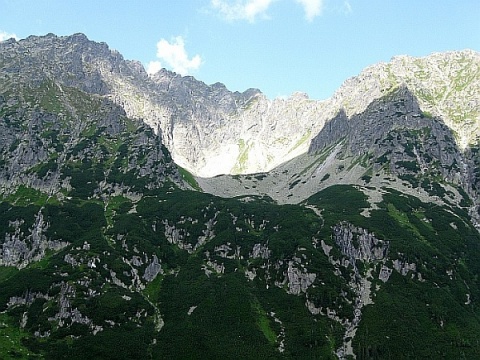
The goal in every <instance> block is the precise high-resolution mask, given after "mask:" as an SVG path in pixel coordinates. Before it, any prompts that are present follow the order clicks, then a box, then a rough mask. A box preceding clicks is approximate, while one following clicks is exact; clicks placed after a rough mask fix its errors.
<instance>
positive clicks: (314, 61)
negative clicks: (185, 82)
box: [0, 0, 480, 99]
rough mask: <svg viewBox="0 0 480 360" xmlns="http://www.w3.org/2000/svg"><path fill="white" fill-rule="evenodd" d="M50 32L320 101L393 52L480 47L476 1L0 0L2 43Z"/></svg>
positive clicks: (149, 61) (207, 76) (150, 63)
mask: <svg viewBox="0 0 480 360" xmlns="http://www.w3.org/2000/svg"><path fill="white" fill-rule="evenodd" d="M50 32H51V33H55V34H57V35H70V34H73V33H76V32H83V33H85V34H86V35H87V36H88V37H89V38H90V39H92V40H95V41H104V42H106V43H108V44H109V45H110V47H111V48H113V49H116V50H118V51H119V52H120V53H122V54H123V55H124V57H125V58H127V59H135V60H139V61H141V62H142V63H143V64H144V65H145V67H146V68H148V67H150V69H151V70H152V71H153V70H155V69H156V68H158V67H159V66H163V67H166V68H167V69H169V70H175V71H177V72H179V73H182V74H189V75H193V76H195V77H196V78H197V79H199V80H202V81H204V82H206V83H207V84H212V83H215V82H222V83H224V84H225V85H226V86H227V87H228V88H229V89H230V90H233V91H244V90H246V89H248V88H250V87H255V88H259V89H260V90H262V91H263V92H264V93H265V94H266V95H267V96H268V97H270V98H273V97H277V96H288V95H290V94H291V93H292V92H294V91H302V92H306V93H307V94H309V96H310V97H311V98H315V99H324V98H327V97H329V96H331V95H332V94H333V92H334V91H335V90H336V89H337V88H338V87H339V86H340V85H341V84H342V83H343V81H345V80H346V79H347V78H349V77H351V76H355V75H357V74H358V73H359V72H360V71H361V70H362V69H363V68H364V67H366V66H368V65H372V64H374V63H377V62H380V61H389V60H390V59H391V57H392V56H395V55H403V54H406V55H411V56H425V55H428V54H430V53H432V52H438V51H447V50H462V49H466V48H470V49H473V50H476V51H480V1H478V0H436V1H430V0H188V1H187V0H169V1H167V0H135V1H133V0H129V1H126V0H116V1H107V0H82V1H73V0H0V40H2V39H4V38H6V37H8V36H11V35H15V36H16V37H17V38H19V39H21V38H25V37H27V36H29V35H44V34H47V33H50Z"/></svg>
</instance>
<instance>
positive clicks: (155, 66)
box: [147, 61, 162, 75]
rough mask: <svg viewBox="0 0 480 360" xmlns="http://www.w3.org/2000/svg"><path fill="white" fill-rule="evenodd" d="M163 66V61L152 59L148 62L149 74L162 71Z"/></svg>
mask: <svg viewBox="0 0 480 360" xmlns="http://www.w3.org/2000/svg"><path fill="white" fill-rule="evenodd" d="M161 68H162V63H161V62H160V61H150V62H149V63H148V64H147V74H149V75H153V74H155V73H157V72H159V71H160V69H161Z"/></svg>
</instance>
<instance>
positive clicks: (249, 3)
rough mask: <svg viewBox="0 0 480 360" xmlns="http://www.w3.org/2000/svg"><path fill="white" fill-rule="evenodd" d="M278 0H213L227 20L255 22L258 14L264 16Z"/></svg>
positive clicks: (215, 7) (213, 4)
mask: <svg viewBox="0 0 480 360" xmlns="http://www.w3.org/2000/svg"><path fill="white" fill-rule="evenodd" d="M274 1H276V0H233V1H232V0H211V4H212V7H213V8H214V9H216V10H218V11H219V13H220V14H221V15H222V16H223V17H224V18H225V19H227V20H229V21H233V20H248V21H249V22H254V21H255V18H256V17H257V16H260V15H262V16H264V17H268V16H267V15H266V12H267V10H268V8H269V7H270V5H271V4H272V3H273V2H274Z"/></svg>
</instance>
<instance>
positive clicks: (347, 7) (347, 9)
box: [343, 0, 353, 14]
mask: <svg viewBox="0 0 480 360" xmlns="http://www.w3.org/2000/svg"><path fill="white" fill-rule="evenodd" d="M343 9H344V11H345V14H351V13H352V11H353V10H352V5H350V2H349V1H348V0H345V1H344V2H343Z"/></svg>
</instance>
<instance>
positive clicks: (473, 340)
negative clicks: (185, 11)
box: [0, 34, 480, 359]
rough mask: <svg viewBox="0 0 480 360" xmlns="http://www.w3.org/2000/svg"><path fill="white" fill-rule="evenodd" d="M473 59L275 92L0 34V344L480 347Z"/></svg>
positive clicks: (55, 351) (202, 348) (28, 348)
mask: <svg viewBox="0 0 480 360" xmlns="http://www.w3.org/2000/svg"><path fill="white" fill-rule="evenodd" d="M479 124H480V54H479V53H478V52H475V51H472V50H463V51H453V52H447V53H436V54H432V55H429V56H427V57H423V58H413V57H409V56H398V57H394V58H393V59H392V60H391V61H390V62H389V63H380V64H376V65H373V66H370V67H368V68H366V69H365V70H364V71H362V72H361V73H360V74H359V75H358V76H357V77H354V78H351V79H348V80H346V81H345V83H344V84H343V85H342V86H341V87H340V88H339V89H338V90H337V91H336V92H335V93H334V95H333V96H332V97H331V98H329V99H326V100H321V101H317V100H312V99H309V97H308V96H307V95H306V94H303V93H295V94H293V95H291V96H290V97H288V98H277V99H274V100H270V99H268V98H267V97H266V96H265V95H263V94H262V93H261V91H260V90H257V89H248V90H246V91H245V92H243V93H239V92H232V91H229V90H228V89H227V88H226V87H225V86H224V85H223V84H221V83H216V84H213V85H207V84H205V83H203V82H201V81H198V80H196V79H195V78H193V77H190V76H186V77H183V76H180V75H178V74H175V73H173V72H170V71H167V70H165V69H162V70H160V71H159V72H157V73H156V74H154V75H148V74H147V73H146V72H145V70H144V68H143V66H142V65H141V64H140V63H139V62H136V61H129V60H125V59H124V58H123V57H122V55H121V54H120V53H118V52H117V51H114V50H111V49H110V48H109V47H108V45H107V44H105V43H97V42H93V41H90V40H89V39H88V38H87V37H86V36H85V35H83V34H74V35H72V36H65V37H58V36H56V35H53V34H48V35H46V36H30V37H28V38H27V39H24V40H20V41H16V40H13V39H11V40H7V41H4V42H0V139H1V141H0V164H1V167H0V189H1V193H0V195H1V199H0V200H1V203H0V208H1V211H0V239H1V240H0V241H1V244H2V246H1V247H0V286H1V288H2V291H0V310H1V312H0V334H1V335H2V336H1V337H0V358H5V359H10V358H12V359H13V358H28V359H30V358H39V359H42V358H45V359H61V358H69V359H76V358H78V359H83V358H85V357H90V358H92V357H93V358H102V359H108V358H110V359H123V358H124V359H132V358H153V359H157V358H158V359H163V358H169V359H170V358H172V359H173V358H179V359H185V358H192V359H193V358H222V359H228V358H232V359H233V358H235V359H238V358H245V359H248V358H251V359H258V358H272V359H273V358H279V359H288V358H294V359H298V358H309V359H311V358H322V359H329V358H331V359H353V358H356V359H385V358H395V359H400V358H442V357H443V358H458V359H460V358H466V359H471V358H477V357H479V356H480V344H479V342H478V339H477V336H476V334H478V333H480V308H479V298H480V280H479V275H480V264H479V263H478V258H479V257H480V234H479V229H480V213H479V205H480V200H479V193H478V192H479V187H480V169H479V164H480V158H479V149H480V145H479V135H480V132H479V131H480V130H479Z"/></svg>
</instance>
